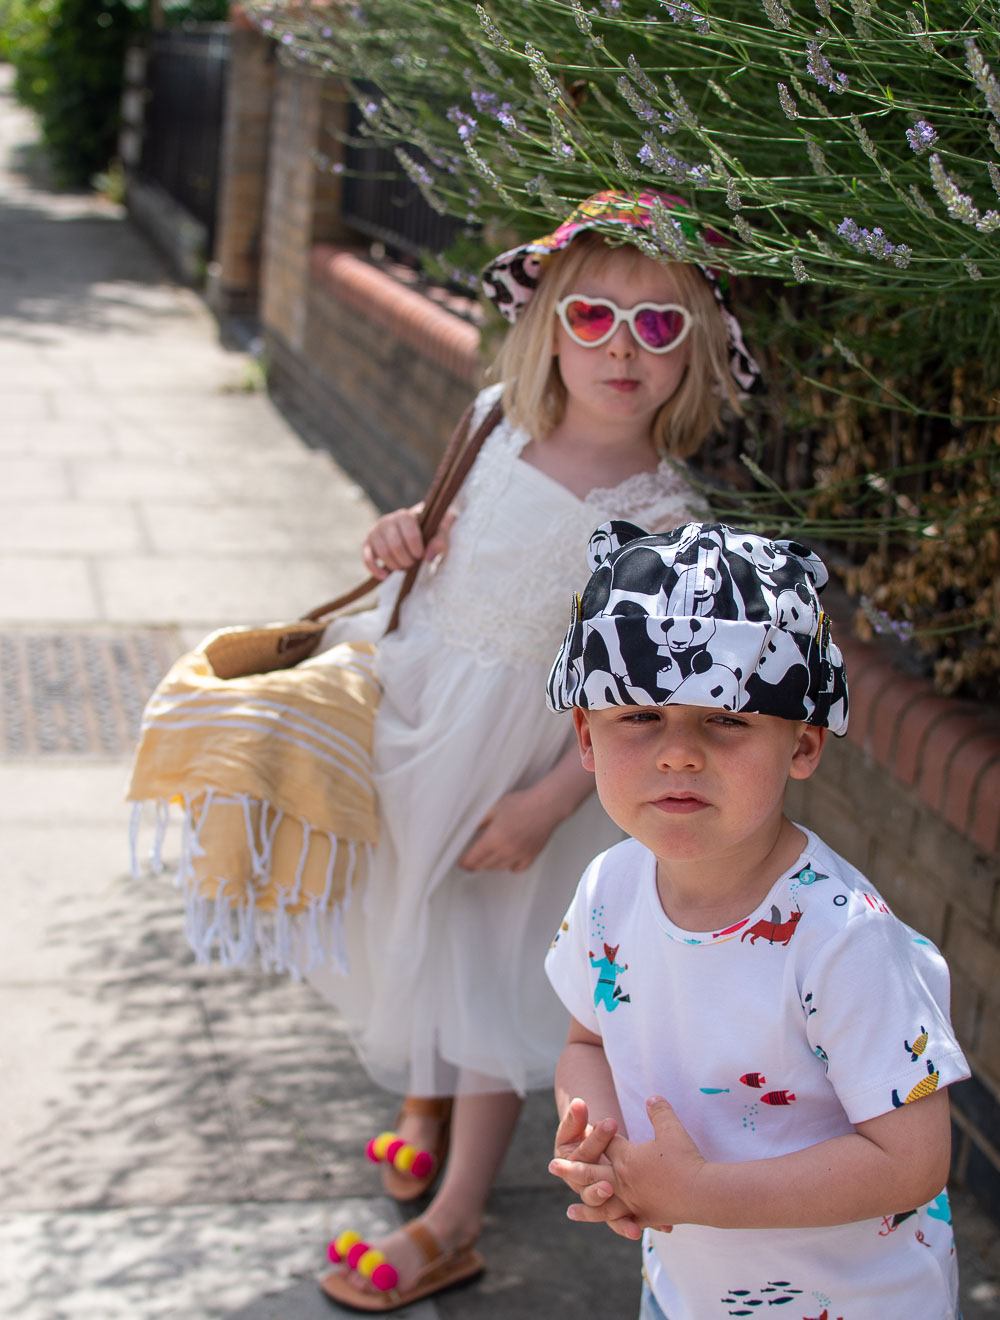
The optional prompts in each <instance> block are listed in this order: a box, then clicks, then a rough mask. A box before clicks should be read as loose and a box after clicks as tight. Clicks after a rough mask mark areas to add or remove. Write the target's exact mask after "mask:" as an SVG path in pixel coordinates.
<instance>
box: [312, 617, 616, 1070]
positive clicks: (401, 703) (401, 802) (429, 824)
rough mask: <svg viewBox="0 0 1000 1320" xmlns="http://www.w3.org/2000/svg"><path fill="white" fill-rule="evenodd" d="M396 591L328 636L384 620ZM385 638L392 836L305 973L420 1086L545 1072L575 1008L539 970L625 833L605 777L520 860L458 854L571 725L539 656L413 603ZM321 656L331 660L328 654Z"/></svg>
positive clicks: (541, 766) (364, 1039) (379, 1053)
mask: <svg viewBox="0 0 1000 1320" xmlns="http://www.w3.org/2000/svg"><path fill="white" fill-rule="evenodd" d="M386 614H387V604H383V606H382V607H381V608H379V609H377V610H375V611H371V612H369V613H368V614H366V615H363V616H355V618H353V619H349V620H347V621H346V622H343V623H340V624H338V625H336V626H335V627H334V628H333V629H332V630H331V631H330V633H329V634H328V636H327V639H326V642H327V643H328V644H332V643H334V642H335V641H339V640H342V639H343V638H344V637H348V636H351V637H359V636H362V635H365V636H370V637H371V638H373V639H376V638H378V637H379V635H380V633H381V631H382V629H383V628H384V626H385V619H386ZM404 623H405V625H406V626H405V632H404V633H395V634H392V635H391V636H390V637H388V638H386V639H384V640H383V641H381V642H380V643H379V650H378V659H377V669H378V673H379V676H380V678H381V681H382V683H383V688H384V695H383V698H382V704H381V706H380V708H379V713H378V717H377V720H376V732H375V772H376V775H375V777H376V787H377V790H378V798H379V809H380V820H381V838H380V841H379V844H378V846H377V848H376V852H375V860H374V867H373V871H372V875H371V880H370V882H369V885H368V888H367V891H366V893H365V894H364V895H363V896H362V895H357V896H355V899H354V901H353V903H352V904H351V907H350V910H349V911H348V912H347V914H346V917H345V927H346V945H347V952H348V959H349V968H348V971H347V972H346V974H344V973H342V972H339V971H338V970H336V969H335V968H334V967H332V966H331V965H324V966H323V967H321V968H319V969H317V970H315V971H313V972H311V973H310V974H309V980H310V982H311V983H312V985H313V986H315V988H316V989H317V990H318V991H319V992H320V994H322V995H323V996H324V997H325V998H326V999H328V1000H329V1001H330V1002H331V1003H333V1004H335V1005H336V1006H337V1007H338V1008H339V1009H340V1011H341V1013H342V1014H343V1016H344V1018H345V1019H346V1022H347V1025H348V1027H349V1029H350V1031H351V1033H352V1035H353V1038H354V1041H355V1043H356V1046H357V1049H358V1052H359V1055H360V1057H361V1059H362V1060H363V1062H364V1064H365V1066H366V1067H367V1069H368V1071H369V1072H370V1074H371V1076H372V1077H373V1078H374V1079H375V1081H377V1082H379V1083H380V1084H381V1085H383V1086H385V1087H388V1088H389V1089H392V1090H396V1091H399V1092H401V1093H409V1094H415V1095H452V1094H455V1093H456V1092H460V1093H469V1092H476V1091H491V1090H497V1089H507V1088H509V1089H512V1090H515V1091H518V1092H521V1093H523V1092H524V1091H527V1090H530V1089H532V1088H537V1087H544V1086H548V1085H550V1084H551V1082H552V1077H553V1071H554V1067H555V1063H556V1060H557V1058H558V1055H559V1052H560V1050H561V1048H562V1045H563V1043H564V1041H565V1039H566V1031H567V1027H568V1019H567V1016H566V1012H565V1009H564V1008H563V1007H562V1005H561V1004H560V1003H559V1001H558V1000H557V999H556V997H555V995H554V994H553V992H552V991H551V989H550V988H549V984H548V981H547V980H546V977H545V974H544V971H543V966H542V964H543V960H544V956H545V951H546V949H547V948H548V946H549V944H550V942H551V941H552V939H553V938H554V936H555V933H556V931H557V929H558V927H559V923H560V921H561V919H562V916H563V913H564V912H565V909H566V907H567V906H568V904H569V901H570V899H571V898H572V896H573V892H574V890H575V887H576V883H577V881H578V879H579V877H580V875H581V873H582V872H583V870H584V868H585V867H586V865H587V863H588V862H589V861H590V859H591V858H592V857H593V856H594V855H595V853H598V852H600V851H601V850H602V849H604V848H606V847H608V846H609V845H610V844H611V843H614V842H616V841H617V840H618V839H619V838H620V837H621V835H620V832H619V831H618V830H617V829H616V827H615V826H614V825H613V824H612V823H611V821H610V820H609V819H608V817H607V816H606V815H605V814H604V811H603V809H602V808H601V806H600V803H599V802H598V800H597V796H596V794H592V795H591V796H590V797H589V798H588V799H587V800H586V802H585V803H584V804H583V805H582V806H581V807H580V808H579V809H578V810H577V811H576V812H575V813H574V815H573V816H572V817H571V818H570V819H569V820H567V821H566V822H564V823H563V824H562V825H561V826H560V827H559V828H558V829H557V830H556V831H555V833H554V834H553V836H552V838H551V839H550V840H549V843H548V844H547V846H546V847H545V849H544V850H543V852H542V853H541V854H540V856H539V857H538V858H537V860H536V861H535V862H534V864H533V865H532V866H531V867H530V868H529V869H527V870H526V871H523V872H520V873H517V874H514V873H511V872H475V873H471V872H467V871H463V870H460V869H459V868H458V867H457V866H456V861H457V859H458V858H459V857H460V856H461V855H462V853H463V852H464V850H465V849H466V848H467V847H468V846H469V844H470V842H471V840H472V839H473V837H474V834H475V831H476V827H477V825H478V823H479V821H480V820H481V819H482V817H483V816H484V815H485V814H486V812H487V811H488V810H489V808H490V807H491V806H493V804H494V803H495V802H496V801H497V799H498V798H500V797H502V796H503V795H504V794H505V793H509V792H510V791H511V790H513V789H517V788H522V787H527V786H530V785H531V784H533V783H535V782H537V780H538V779H540V778H541V777H542V776H543V775H544V774H545V773H546V772H547V771H548V770H550V769H551V768H552V767H553V766H554V765H555V763H556V762H557V761H558V760H559V759H560V757H561V756H562V755H563V754H564V753H565V752H566V750H567V749H568V748H570V747H573V746H575V742H576V737H575V733H574V730H573V725H572V721H571V719H570V717H569V716H568V715H566V716H557V715H553V714H552V713H551V712H549V711H548V710H547V709H546V707H545V676H546V675H545V672H544V669H543V667H541V666H531V665H525V666H510V665H506V664H484V663H483V662H482V661H481V660H480V659H479V658H477V656H476V655H475V654H474V653H472V652H471V651H470V652H466V651H463V650H461V649H458V648H455V647H453V646H445V644H444V643H443V641H442V638H441V636H440V635H439V634H438V633H437V632H436V631H435V630H434V629H433V628H432V627H428V626H426V625H421V624H419V623H416V622H415V621H414V618H413V615H412V614H411V615H410V617H409V618H407V617H406V614H405V613H404ZM310 663H313V664H316V663H322V656H319V657H317V658H316V659H314V660H313V661H311V662H310Z"/></svg>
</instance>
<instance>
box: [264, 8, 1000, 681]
mask: <svg viewBox="0 0 1000 1320" xmlns="http://www.w3.org/2000/svg"><path fill="white" fill-rule="evenodd" d="M251 10H252V12H253V13H254V14H255V16H256V18H257V21H258V23H259V25H260V27H261V28H262V30H264V31H269V32H271V33H272V34H273V35H274V36H275V38H276V39H277V40H278V41H279V42H280V43H281V47H282V50H283V52H284V54H285V56H286V58H289V59H292V60H296V61H300V62H301V63H302V64H304V65H307V66H311V67H314V68H316V69H318V70H320V71H325V72H328V73H335V74H339V75H340V76H342V77H345V78H347V79H348V81H349V82H350V83H352V85H353V86H354V87H355V90H356V97H357V100H358V102H359V105H360V106H361V108H362V111H363V113H364V115H365V119H366V124H367V131H368V132H369V133H371V134H372V135H374V136H376V137H378V138H380V139H382V140H385V141H388V142H391V143H394V144H395V146H396V150H397V157H398V159H399V161H400V164H401V166H402V168H403V169H404V170H405V171H406V173H407V174H408V175H409V176H410V178H412V179H413V180H414V181H415V182H416V183H417V184H418V186H419V187H420V188H421V190H422V191H423V193H424V195H425V197H426V198H427V200H428V201H429V202H430V203H431V205H433V206H435V207H436V208H437V209H439V210H442V211H446V212H449V213H451V214H453V215H456V216H459V217H461V218H462V219H469V220H475V221H478V222H480V223H481V224H482V226H483V229H482V235H483V242H484V244H485V246H486V247H488V248H491V249H494V250H495V248H496V246H497V245H498V243H499V242H502V241H505V240H508V239H513V238H515V237H518V236H531V235H536V234H538V233H540V232H545V230H546V229H548V228H550V227H551V222H552V221H553V220H554V219H561V218H562V217H563V216H565V214H566V213H567V211H568V210H569V209H570V208H571V207H572V206H573V205H575V204H576V203H577V202H578V201H580V200H581V199H583V198H584V197H586V196H588V195H589V194H591V193H593V192H595V191H597V190H598V189H599V188H602V187H609V186H612V187H618V188H622V189H626V190H628V189H639V188H642V187H646V186H654V187H659V188H664V189H666V190H667V191H671V192H677V193H680V194H681V195H682V196H683V197H684V199H685V201H686V202H687V203H688V204H689V205H690V206H691V207H692V208H693V209H694V211H695V213H696V214H697V215H698V216H699V217H700V218H701V219H702V220H703V221H704V222H706V223H708V224H710V225H712V226H713V227H714V228H715V229H716V230H717V231H719V232H720V233H722V234H723V235H724V236H725V237H726V238H727V239H728V240H729V246H728V248H727V249H726V250H725V251H724V252H723V253H722V255H721V256H720V253H719V251H718V249H716V248H714V247H713V248H712V250H711V252H710V254H709V259H710V262H711V264H712V265H715V266H719V265H723V266H724V267H726V268H728V270H729V272H730V274H731V276H732V277H733V278H734V280H735V287H736V292H737V296H738V298H739V299H740V301H741V302H742V303H743V304H744V305H746V303H747V302H748V301H749V305H750V309H751V314H752V319H753V320H754V323H755V324H754V331H755V333H754V336H753V339H752V342H753V343H754V345H755V348H756V350H757V351H758V353H759V354H760V356H761V357H762V358H763V359H764V360H765V362H766V364H767V379H768V384H769V394H768V397H767V399H766V400H765V401H764V402H763V404H760V405H758V406H757V408H756V410H755V411H753V412H752V413H751V415H750V417H749V419H748V420H747V421H746V422H745V423H744V424H743V427H742V430H741V431H739V445H740V447H742V448H743V449H744V450H745V451H746V456H747V458H748V460H749V466H747V465H740V464H739V463H735V464H734V463H729V464H728V466H727V465H726V464H722V465H721V466H722V467H723V468H725V470H726V472H727V475H728V476H729V477H730V478H731V482H732V485H733V487H734V489H733V491H732V492H731V494H730V495H726V496H724V495H723V494H722V493H720V492H716V503H717V504H723V505H726V502H727V501H728V505H727V507H731V510H732V516H733V517H734V519H735V518H739V519H740V520H743V521H754V522H756V523H757V525H762V526H766V527H767V528H768V529H769V530H776V531H781V532H796V531H797V532H799V533H801V534H810V535H814V536H818V537H821V538H822V539H824V540H825V541H826V542H827V544H828V546H829V545H831V544H832V545H833V546H834V547H836V552H837V554H838V555H839V557H840V558H841V559H842V562H843V563H844V564H845V565H847V566H848V574H849V576H851V578H852V582H853V584H854V585H855V586H856V587H857V588H858V589H859V590H863V591H865V592H866V594H867V596H868V597H869V600H870V602H871V605H870V608H869V615H870V618H871V619H873V620H875V623H876V626H882V624H881V622H880V621H881V619H882V616H883V615H885V614H888V615H890V616H891V617H892V619H893V620H894V621H895V623H896V625H897V631H898V630H899V629H900V628H903V629H904V630H906V629H909V630H911V631H915V632H917V633H923V634H924V635H925V637H926V638H927V639H928V646H929V647H930V648H931V653H932V657H933V659H934V661H935V663H936V664H937V666H938V673H939V678H940V679H941V681H942V684H943V685H945V686H947V687H949V688H951V689H956V690H957V689H961V688H963V686H964V688H965V689H966V690H976V689H977V688H978V689H981V690H989V685H990V682H992V684H993V691H994V692H995V680H996V676H997V674H998V673H1000V622H998V616H1000V601H998V599H997V588H996V581H997V578H998V575H1000V548H998V546H997V544H996V541H997V538H996V535H995V527H996V524H997V522H998V520H1000V519H998V515H1000V495H998V493H997V492H998V487H997V477H998V475H1000V470H998V469H1000V439H998V434H1000V427H998V411H1000V297H998V294H1000V81H998V79H997V77H996V76H995V75H994V72H993V71H992V69H991V63H992V64H993V65H994V66H995V67H997V68H1000V6H998V4H997V3H996V0H590V3H587V4H585V3H583V0H530V2H528V3H526V2H525V0H485V3H483V4H478V5H472V4H470V3H468V0H434V3H427V0H346V3H344V4H343V5H342V6H338V7H337V8H336V9H334V8H333V7H332V6H331V5H329V4H326V3H324V4H310V3H307V2H304V0H289V3H263V2H261V0H258V2H257V3H254V4H252V5H251ZM371 87H374V88H376V89H377V90H376V92H375V93H372V92H371V91H370V90H368V89H370V88H371ZM362 89H364V90H362ZM413 147H416V148H418V149H419V156H418V155H416V154H415V153H414V152H413V151H412V148H413ZM700 243H701V241H700V240H698V241H695V240H692V239H691V238H689V237H687V236H685V234H683V233H682V232H681V231H680V229H679V227H678V226H677V225H676V224H675V223H674V222H673V221H672V220H671V218H670V215H669V213H667V212H664V213H663V215H662V216H661V217H660V220H659V223H658V224H657V225H656V226H655V227H654V230H653V234H652V237H651V243H650V246H649V250H650V251H651V252H652V253H653V254H655V255H659V256H661V257H663V258H664V259H666V260H691V259H693V258H697V257H699V256H702V257H704V256H705V255H706V249H705V247H704V245H703V244H702V245H700ZM461 264H463V265H468V254H466V256H465V260H464V261H463V262H462V263H461ZM719 470H720V465H719V464H716V467H715V471H716V472H718V471H719ZM749 473H754V474H756V477H757V480H758V482H759V486H758V489H757V490H756V492H755V491H754V490H753V489H752V482H751V481H750V480H749V475H748V474H749ZM747 487H749V488H747ZM744 488H747V489H744ZM778 489H782V490H785V491H790V492H792V493H791V494H789V495H784V496H781V497H778V496H777V495H776V493H775V492H776V491H777V490H778ZM991 532H993V535H990V533H991ZM973 548H974V550H975V552H974V551H973ZM880 612H881V613H880ZM866 626H869V627H870V626H871V625H870V624H869V625H866ZM942 638H943V639H944V640H942ZM956 639H958V640H956ZM969 657H972V659H971V660H969V662H968V663H967V664H965V661H966V660H968V658H969ZM963 665H964V668H963ZM946 671H947V672H946ZM984 685H985V689H984Z"/></svg>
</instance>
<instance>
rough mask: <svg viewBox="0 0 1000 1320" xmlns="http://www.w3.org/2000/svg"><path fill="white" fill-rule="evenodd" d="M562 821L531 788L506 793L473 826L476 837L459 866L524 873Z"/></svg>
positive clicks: (547, 803)
mask: <svg viewBox="0 0 1000 1320" xmlns="http://www.w3.org/2000/svg"><path fill="white" fill-rule="evenodd" d="M561 818H562V817H561V815H556V814H554V813H553V811H552V807H551V805H550V803H549V802H548V800H547V798H543V797H542V795H541V794H539V793H536V792H535V790H534V789H531V788H523V789H516V790H515V791H514V792H513V793H505V794H504V796H503V797H502V798H501V799H500V800H499V802H497V803H496V804H495V805H494V806H492V807H491V808H490V810H489V811H488V812H487V813H486V815H485V816H484V817H483V818H482V820H481V821H480V822H479V824H478V825H477V826H476V829H477V830H478V831H479V834H478V835H477V837H476V839H475V842H474V843H472V844H471V845H470V846H469V847H468V848H467V849H466V850H465V852H464V853H463V854H462V856H461V857H460V858H459V859H458V864H459V866H461V867H462V868H463V869H464V870H466V871H525V870H527V868H528V867H529V866H530V865H531V863H532V862H533V861H534V860H535V858H536V857H537V856H538V854H539V853H540V852H541V851H542V849H543V848H544V847H545V845H546V844H547V843H548V841H549V837H550V836H551V834H552V831H553V830H554V829H555V827H556V826H557V825H558V823H559V821H560V819H561Z"/></svg>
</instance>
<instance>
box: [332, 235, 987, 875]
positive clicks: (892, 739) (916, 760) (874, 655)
mask: <svg viewBox="0 0 1000 1320" xmlns="http://www.w3.org/2000/svg"><path fill="white" fill-rule="evenodd" d="M311 272H312V275H313V278H314V279H315V280H316V281H318V282H319V283H322V284H323V285H325V286H326V287H327V288H328V289H329V290H330V291H331V292H332V293H333V294H335V295H336V296H337V297H338V298H340V299H342V300H343V301H344V302H345V303H347V304H348V305H349V306H351V307H354V308H355V309H357V310H358V311H359V312H363V313H364V314H365V315H366V316H368V317H370V318H371V319H372V320H373V321H376V322H377V323H378V324H379V325H382V326H384V327H385V329H386V330H388V331H390V332H391V333H392V334H393V335H395V336H396V337H397V338H399V339H400V340H402V341H403V342H404V343H406V344H408V345H409V346H410V347H411V348H413V349H414V350H415V351H416V352H418V353H420V354H421V355H422V356H424V357H425V358H427V359H428V360H429V361H431V362H434V363H436V364H437V365H438V366H440V367H443V368H444V369H445V370H447V371H449V372H451V373H452V375H454V376H456V377H457V378H458V379H460V380H462V381H465V382H466V383H467V384H469V385H470V386H471V387H473V388H476V387H478V385H479V383H480V381H481V378H482V363H481V361H480V357H479V331H478V329H477V328H476V327H475V326H474V325H472V324H470V322H469V321H467V320H465V319H463V318H462V317H460V316H457V315H456V314H455V313H454V312H451V311H449V310H448V309H447V308H446V307H443V306H441V305H440V304H438V303H436V302H434V301H433V300H432V299H430V298H428V297H426V295H424V294H423V293H421V292H419V290H417V289H414V288H409V287H407V286H406V285H405V284H403V283H402V282H400V280H398V279H396V278H394V277H393V275H392V274H390V273H388V272H386V271H384V270H382V269H381V268H380V267H378V266H376V265H373V264H372V263H371V262H370V261H366V260H364V259H363V258H362V256H360V255H359V254H358V250H357V249H351V248H346V247H336V246H333V245H330V244H320V245H318V246H316V247H315V248H314V249H313V252H312V260H311ZM837 640H838V644H839V646H840V649H841V651H842V652H843V655H844V660H845V662H846V664H847V670H848V676H849V684H850V697H851V716H850V723H849V726H848V730H847V739H848V741H849V742H852V743H854V744H855V745H856V746H857V747H859V748H861V749H862V751H863V752H864V753H865V754H866V755H867V756H870V757H871V758H872V760H873V761H874V762H875V763H876V764H877V765H880V766H883V767H884V768H885V769H886V770H889V771H891V772H892V774H893V775H894V776H895V778H896V779H897V780H898V781H899V782H900V783H901V784H902V785H903V786H904V787H905V788H907V789H908V790H909V791H911V792H913V793H915V794H916V795H917V797H918V798H919V800H920V801H921V802H922V803H923V804H924V805H925V806H927V807H929V808H930V809H931V810H932V811H934V812H935V813H936V814H938V815H940V816H942V817H943V818H944V819H945V820H946V821H947V822H948V823H949V824H950V825H952V826H953V827H954V828H955V829H956V830H958V831H959V832H960V833H961V834H963V835H965V836H966V837H967V838H968V839H969V840H970V841H971V842H972V843H973V844H974V845H975V846H976V847H977V848H982V849H983V850H984V851H986V852H988V853H994V852H997V851H1000V722H998V721H997V720H996V719H995V717H993V715H992V714H991V713H989V712H987V711H985V710H984V709H983V708H982V707H978V706H976V704H975V703H973V702H966V701H958V700H956V699H954V698H951V697H943V696H941V695H940V694H939V693H937V692H935V691H934V688H933V686H932V685H931V683H930V682H928V681H927V680H926V679H919V678H912V677H909V676H908V675H905V674H903V673H902V672H901V671H900V670H899V669H897V668H896V666H895V665H894V664H893V663H892V662H891V660H889V659H887V658H886V657H885V656H883V655H881V654H880V653H879V650H878V647H877V646H876V645H872V644H870V643H866V642H862V641H860V640H859V639H858V638H855V637H838V639H837Z"/></svg>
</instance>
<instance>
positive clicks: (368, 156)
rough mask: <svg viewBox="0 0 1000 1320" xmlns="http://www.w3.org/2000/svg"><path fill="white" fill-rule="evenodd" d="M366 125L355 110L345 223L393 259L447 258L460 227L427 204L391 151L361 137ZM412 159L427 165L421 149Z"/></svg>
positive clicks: (346, 175)
mask: <svg viewBox="0 0 1000 1320" xmlns="http://www.w3.org/2000/svg"><path fill="white" fill-rule="evenodd" d="M363 122H364V118H363V116H362V114H361V111H360V110H359V109H358V107H357V106H356V105H354V104H352V105H351V108H350V119H349V136H348V145H347V148H346V152H345V159H344V191H343V202H342V204H341V216H342V219H343V220H344V223H345V224H348V225H350V226H351V228H352V229H356V230H357V231H358V233H359V234H363V235H364V236H365V237H366V238H369V239H371V240H372V241H374V242H378V243H382V244H383V245H384V247H385V249H386V251H387V252H388V253H389V255H390V256H393V257H404V258H417V257H420V256H421V254H422V253H425V252H432V253H438V252H442V251H443V250H444V249H445V248H447V247H449V246H450V244H451V243H452V241H453V240H454V238H455V235H456V234H457V233H458V230H459V228H460V222H459V221H457V220H456V219H454V218H453V217H452V216H446V215H439V214H438V212H437V211H435V210H434V209H433V207H431V206H430V205H429V204H428V203H427V202H426V201H425V200H424V197H423V195H422V193H421V192H420V189H419V188H418V187H417V185H416V184H415V183H414V182H413V181H412V180H411V179H409V178H408V177H407V176H406V174H405V173H404V172H403V169H402V167H401V165H400V163H399V161H398V160H397V159H396V155H395V152H394V151H393V150H392V148H391V147H386V146H382V145H379V144H378V143H375V142H371V141H367V140H366V139H364V138H363V137H361V136H360V130H361V125H362V124H363ZM408 154H409V155H410V156H411V157H412V158H413V159H414V160H415V161H416V162H417V164H418V165H419V164H421V163H422V162H421V160H420V153H419V152H418V151H417V150H416V149H415V148H412V147H411V148H409V149H408Z"/></svg>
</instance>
